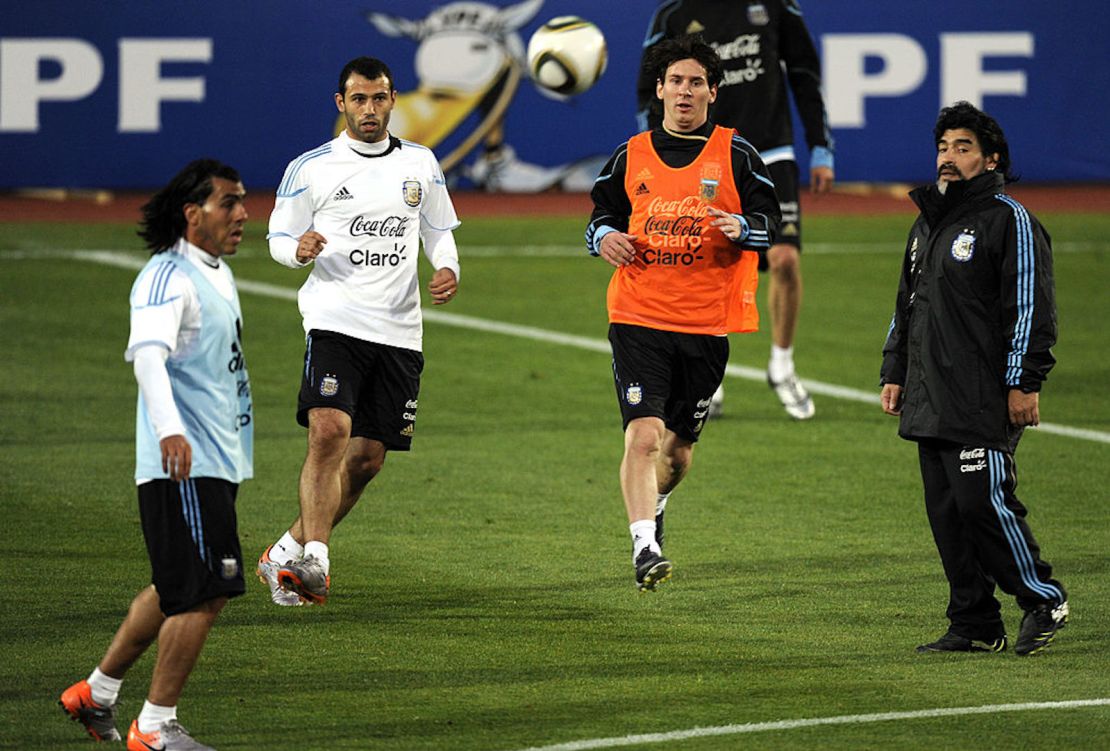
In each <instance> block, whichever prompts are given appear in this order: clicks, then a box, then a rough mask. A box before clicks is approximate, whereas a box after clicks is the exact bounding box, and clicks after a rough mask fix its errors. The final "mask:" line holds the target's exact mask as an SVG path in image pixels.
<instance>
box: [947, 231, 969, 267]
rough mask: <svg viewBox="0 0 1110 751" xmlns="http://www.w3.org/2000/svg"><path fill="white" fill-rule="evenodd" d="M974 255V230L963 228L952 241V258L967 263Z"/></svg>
mask: <svg viewBox="0 0 1110 751" xmlns="http://www.w3.org/2000/svg"><path fill="white" fill-rule="evenodd" d="M973 255H975V232H974V231H973V230H970V229H965V230H963V231H962V232H960V234H959V235H957V236H956V239H955V240H953V241H952V258H954V259H955V260H957V261H959V262H960V263H967V262H968V261H970V260H971V257H972V256H973Z"/></svg>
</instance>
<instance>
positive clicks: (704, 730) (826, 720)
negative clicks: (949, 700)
mask: <svg viewBox="0 0 1110 751" xmlns="http://www.w3.org/2000/svg"><path fill="white" fill-rule="evenodd" d="M1108 705H1110V699H1077V700H1075V701H1044V702H1027V703H1024V704H988V705H987V706H982V707H940V708H937V709H918V710H914V711H909V712H878V713H875V714H850V715H840V716H838V717H813V718H805V719H798V720H777V721H775V722H750V723H747V724H744V725H717V726H714V727H700V728H690V729H688V730H672V731H670V732H667V733H641V734H637V735H625V736H621V737H616V738H589V739H586V740H581V741H570V742H568V743H556V744H555V745H552V746H531V747H529V748H527V749H521V751H588V749H594V748H617V747H618V746H637V745H646V744H649V743H668V742H674V741H682V740H687V739H690V738H707V737H711V736H718V735H741V734H745V733H763V732H766V731H768V730H794V729H795V728H807V727H817V726H820V725H860V724H864V723H869V722H888V721H890V720H921V719H929V718H933V717H960V716H963V715H976V714H1000V713H1002V712H1030V711H1034V710H1039V709H1081V708H1083V707H1104V706H1108Z"/></svg>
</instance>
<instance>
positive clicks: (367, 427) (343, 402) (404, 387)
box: [297, 329, 424, 451]
mask: <svg viewBox="0 0 1110 751" xmlns="http://www.w3.org/2000/svg"><path fill="white" fill-rule="evenodd" d="M423 370H424V355H422V354H420V353H419V352H417V351H415V350H411V349H402V348H400V347H390V346H389V345H387V344H375V343H373V342H367V341H363V340H362V339H356V338H355V337H353V336H347V335H346V334H337V333H335V332H334V331H321V330H319V329H313V330H312V331H310V332H308V340H307V342H306V344H305V353H304V372H303V375H302V376H301V393H300V395H299V396H298V398H297V422H298V423H300V424H301V425H303V426H304V427H306V428H307V427H308V411H309V410H311V409H314V408H316V407H331V408H333V409H341V410H343V411H344V412H346V413H347V414H348V415H350V416H351V435H352V436H358V437H360V438H369V439H371V440H375V441H381V442H382V443H383V444H385V447H386V448H387V449H390V450H392V451H408V450H409V447H410V446H411V445H412V434H413V430H414V429H415V427H416V426H415V423H416V397H417V395H418V394H419V393H420V373H421V372H422V371H423Z"/></svg>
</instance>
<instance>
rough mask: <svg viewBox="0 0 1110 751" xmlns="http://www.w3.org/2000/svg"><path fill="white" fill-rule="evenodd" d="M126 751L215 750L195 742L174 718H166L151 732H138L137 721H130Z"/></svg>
mask: <svg viewBox="0 0 1110 751" xmlns="http://www.w3.org/2000/svg"><path fill="white" fill-rule="evenodd" d="M127 751H216V749H214V748H212V747H211V746H205V745H204V744H203V743H197V741H196V739H195V738H193V736H191V735H189V731H188V730H186V729H185V728H184V727H182V725H181V723H180V722H178V721H177V720H176V719H173V720H167V721H166V722H163V723H162V726H161V727H160V728H158V729H157V730H155V731H154V732H153V733H140V732H139V721H138V720H135V721H134V722H132V723H131V729H130V730H128V731H127Z"/></svg>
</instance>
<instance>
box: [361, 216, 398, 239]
mask: <svg viewBox="0 0 1110 751" xmlns="http://www.w3.org/2000/svg"><path fill="white" fill-rule="evenodd" d="M408 225H409V217H407V216H387V217H385V218H384V219H368V218H367V217H364V216H361V215H359V216H357V217H355V218H354V219H353V220H352V221H351V235H352V236H353V237H357V236H359V235H367V236H369V237H404V236H405V231H406V230H407V229H408Z"/></svg>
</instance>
